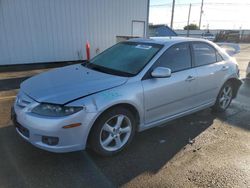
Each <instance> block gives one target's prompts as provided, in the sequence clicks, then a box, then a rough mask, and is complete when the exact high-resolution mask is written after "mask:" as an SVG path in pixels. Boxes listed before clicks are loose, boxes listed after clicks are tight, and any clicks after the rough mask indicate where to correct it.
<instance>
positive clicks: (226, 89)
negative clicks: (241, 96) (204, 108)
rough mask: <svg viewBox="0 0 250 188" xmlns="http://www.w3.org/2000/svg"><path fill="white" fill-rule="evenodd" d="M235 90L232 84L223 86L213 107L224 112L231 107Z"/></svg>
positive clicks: (228, 83)
mask: <svg viewBox="0 0 250 188" xmlns="http://www.w3.org/2000/svg"><path fill="white" fill-rule="evenodd" d="M233 89H234V88H233V86H232V84H231V83H230V82H227V83H225V84H224V85H223V87H222V88H221V90H220V93H219V95H218V97H217V100H216V103H215V105H214V107H213V109H214V110H215V111H217V112H224V111H225V110H226V109H227V108H228V107H229V105H230V104H231V102H232V99H233Z"/></svg>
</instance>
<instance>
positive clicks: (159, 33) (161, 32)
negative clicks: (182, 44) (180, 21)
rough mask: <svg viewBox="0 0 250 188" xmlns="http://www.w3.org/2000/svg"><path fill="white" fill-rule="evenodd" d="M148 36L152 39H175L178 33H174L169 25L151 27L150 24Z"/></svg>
mask: <svg viewBox="0 0 250 188" xmlns="http://www.w3.org/2000/svg"><path fill="white" fill-rule="evenodd" d="M148 35H149V36H150V37H166V36H168V37H175V36H177V34H176V32H174V31H173V30H172V29H171V28H170V27H168V26H167V25H151V24H149V30H148Z"/></svg>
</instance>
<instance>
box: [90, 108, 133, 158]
mask: <svg viewBox="0 0 250 188" xmlns="http://www.w3.org/2000/svg"><path fill="white" fill-rule="evenodd" d="M135 123H136V121H135V118H134V116H133V114H132V113H131V112H130V111H129V110H127V109H125V108H121V107H118V108H113V109H111V110H109V111H107V112H105V113H104V114H102V115H101V117H100V118H99V119H98V120H97V122H96V123H95V125H94V127H93V129H92V131H91V135H90V145H91V149H92V150H94V151H95V152H96V153H98V154H100V155H102V156H112V155H114V154H116V153H118V152H120V151H121V150H123V149H124V148H125V147H126V146H127V145H128V144H129V143H130V142H131V140H132V138H133V136H134V134H135Z"/></svg>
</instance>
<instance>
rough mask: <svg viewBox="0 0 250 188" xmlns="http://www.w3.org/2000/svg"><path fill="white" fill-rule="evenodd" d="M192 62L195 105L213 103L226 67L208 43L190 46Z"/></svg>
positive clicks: (195, 43) (225, 72) (196, 43)
mask: <svg viewBox="0 0 250 188" xmlns="http://www.w3.org/2000/svg"><path fill="white" fill-rule="evenodd" d="M192 49H193V50H192V51H193V60H194V66H195V71H196V74H197V84H198V87H197V92H196V95H195V98H196V103H197V104H196V105H197V106H199V105H203V104H207V103H210V102H213V101H214V100H215V99H216V97H217V94H218V92H219V89H220V87H221V86H222V84H223V83H222V82H223V81H224V77H225V75H226V74H227V70H228V67H227V66H225V62H224V61H223V58H222V57H221V56H220V54H219V53H218V51H217V50H216V49H215V48H214V47H213V46H211V45H210V44H208V43H205V42H194V43H193V44H192Z"/></svg>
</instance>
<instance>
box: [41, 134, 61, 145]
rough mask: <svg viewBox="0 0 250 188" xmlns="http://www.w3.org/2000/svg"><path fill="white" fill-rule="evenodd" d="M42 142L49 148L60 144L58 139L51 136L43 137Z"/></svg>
mask: <svg viewBox="0 0 250 188" xmlns="http://www.w3.org/2000/svg"><path fill="white" fill-rule="evenodd" d="M42 142H43V143H44V144H47V145H49V146H55V145H57V144H58V142H59V138H58V137H51V136H42Z"/></svg>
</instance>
